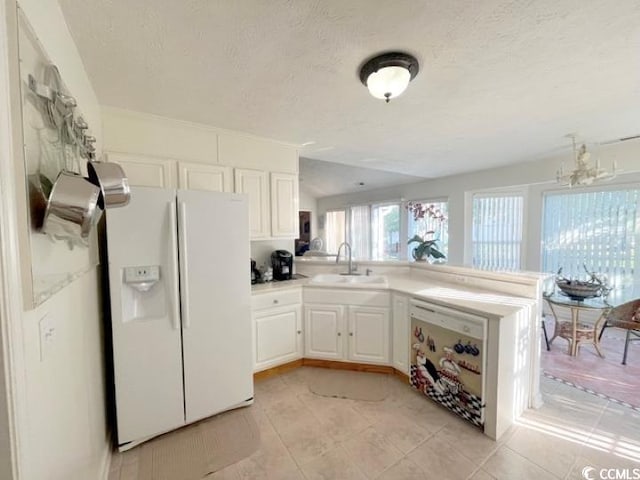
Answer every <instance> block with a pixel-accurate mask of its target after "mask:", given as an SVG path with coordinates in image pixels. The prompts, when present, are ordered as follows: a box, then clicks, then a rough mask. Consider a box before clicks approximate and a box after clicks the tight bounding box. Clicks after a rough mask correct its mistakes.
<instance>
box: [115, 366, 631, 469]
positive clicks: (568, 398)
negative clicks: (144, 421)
mask: <svg viewBox="0 0 640 480" xmlns="http://www.w3.org/2000/svg"><path fill="white" fill-rule="evenodd" d="M312 375H313V369H311V368H308V367H305V368H300V369H297V370H294V371H292V372H289V373H286V374H284V375H282V376H279V377H273V378H269V379H266V380H263V381H260V382H257V383H256V386H255V398H256V401H255V404H254V405H253V406H251V407H249V408H251V409H252V411H253V414H254V416H255V418H256V420H257V422H258V424H259V426H260V430H261V438H262V446H261V448H260V450H258V451H257V452H256V453H255V454H254V455H252V456H251V457H249V458H246V459H244V460H242V461H240V462H238V463H236V464H234V465H231V466H229V467H227V468H225V469H224V470H221V471H218V472H216V473H215V474H212V475H209V476H208V477H206V479H207V480H222V479H225V480H227V479H228V480H241V479H269V480H287V479H308V480H311V479H314V480H315V479H345V480H351V479H353V480H358V479H374V478H375V479H380V480H404V479H433V480H447V479H467V478H468V479H473V480H488V479H509V480H513V479H517V480H528V479H532V480H533V479H535V480H545V479H581V478H584V477H583V476H582V469H583V468H584V467H586V466H592V467H594V468H595V469H596V470H595V472H596V473H594V475H596V476H595V477H594V478H599V477H598V471H599V469H601V468H634V467H635V468H637V467H640V413H638V412H635V411H633V410H631V409H628V408H625V407H621V406H618V405H616V404H614V403H611V402H609V401H607V400H604V399H601V398H598V397H595V396H593V395H590V394H588V393H584V392H581V391H579V390H577V389H574V388H572V387H569V386H566V385H564V384H561V383H559V382H555V381H553V380H548V379H545V378H543V379H542V389H543V394H544V401H545V404H544V406H543V407H542V408H540V409H539V410H536V411H530V412H527V414H526V415H525V416H524V417H523V418H522V419H521V420H520V421H519V422H518V425H517V426H515V427H514V428H513V429H512V430H511V431H509V432H508V433H507V434H506V435H505V436H504V437H503V438H502V439H501V440H500V441H499V442H497V443H496V442H494V441H492V440H490V439H489V438H488V437H485V436H484V435H482V434H481V433H480V432H479V431H478V430H476V429H475V428H474V427H472V426H470V425H469V424H467V423H466V422H464V421H462V420H460V419H459V418H458V417H456V416H454V415H453V414H451V413H449V412H448V411H446V410H444V409H442V408H440V407H438V406H437V405H435V404H433V403H432V402H430V401H428V400H427V399H425V398H424V397H422V396H421V395H419V394H418V393H416V392H415V391H414V390H412V389H411V388H410V387H409V386H408V385H406V384H405V383H403V382H401V381H400V380H398V379H395V378H394V379H393V380H392V382H391V384H392V388H391V392H390V394H389V396H388V397H387V398H386V399H385V400H384V401H382V402H363V401H355V400H344V399H333V398H325V397H319V396H316V395H314V394H312V393H310V392H309V390H308V387H307V384H306V381H307V379H308V378H310V377H311V376H312ZM136 478H137V453H136V450H135V449H133V450H131V451H129V452H126V453H125V454H122V455H120V454H116V455H114V458H113V463H112V470H111V475H110V477H109V480H135V479H136ZM629 478H631V477H629ZM172 480H182V479H172Z"/></svg>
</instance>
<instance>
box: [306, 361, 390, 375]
mask: <svg viewBox="0 0 640 480" xmlns="http://www.w3.org/2000/svg"><path fill="white" fill-rule="evenodd" d="M302 364H303V365H304V366H305V367H320V368H333V369H336V370H355V371H356V372H373V373H393V372H394V368H393V367H391V366H388V365H370V364H368V363H352V362H340V361H336V360H318V359H315V358H303V359H302Z"/></svg>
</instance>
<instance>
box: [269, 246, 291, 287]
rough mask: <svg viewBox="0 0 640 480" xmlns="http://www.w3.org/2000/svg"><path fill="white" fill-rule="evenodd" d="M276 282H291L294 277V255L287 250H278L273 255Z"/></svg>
mask: <svg viewBox="0 0 640 480" xmlns="http://www.w3.org/2000/svg"><path fill="white" fill-rule="evenodd" d="M271 266H272V267H273V279H274V280H291V278H292V276H293V254H292V253H291V252H288V251H287V250H276V251H274V252H273V253H272V254H271Z"/></svg>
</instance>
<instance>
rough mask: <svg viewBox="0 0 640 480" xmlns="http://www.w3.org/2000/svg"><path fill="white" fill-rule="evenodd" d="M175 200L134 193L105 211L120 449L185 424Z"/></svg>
mask: <svg viewBox="0 0 640 480" xmlns="http://www.w3.org/2000/svg"><path fill="white" fill-rule="evenodd" d="M175 194H176V192H175V190H164V189H157V188H145V187H132V188H131V202H130V203H129V205H128V206H127V207H125V208H117V209H112V210H108V211H107V212H106V214H107V246H108V255H109V286H110V294H111V312H112V331H113V355H114V374H115V396H116V410H117V412H116V414H117V424H118V443H119V444H120V445H122V444H125V443H127V442H131V441H134V440H141V439H144V438H147V437H150V436H153V435H156V434H159V433H162V432H166V431H168V430H171V429H174V428H176V427H179V426H181V425H183V424H184V423H185V421H184V396H183V389H182V349H181V339H180V317H179V313H180V312H179V306H180V305H179V294H178V274H177V270H178V263H177V262H178V258H177V227H176V225H177V219H176V197H175ZM156 267H158V268H157V270H156ZM156 273H157V274H158V275H156ZM156 276H157V277H158V278H157V279H156V278H155V277H156ZM154 279H155V281H154Z"/></svg>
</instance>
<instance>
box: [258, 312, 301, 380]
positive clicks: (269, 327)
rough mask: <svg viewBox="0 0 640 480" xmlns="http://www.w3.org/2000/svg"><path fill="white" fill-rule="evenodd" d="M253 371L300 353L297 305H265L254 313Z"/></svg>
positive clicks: (287, 359) (299, 321)
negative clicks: (265, 306) (265, 307)
mask: <svg viewBox="0 0 640 480" xmlns="http://www.w3.org/2000/svg"><path fill="white" fill-rule="evenodd" d="M253 318H254V338H255V353H254V355H255V362H256V363H255V368H254V371H260V370H264V369H265V368H270V367H275V366H277V365H281V364H283V363H287V362H290V361H292V360H296V359H298V358H301V357H302V349H301V346H302V328H301V323H302V322H301V318H300V305H291V306H287V307H281V308H268V309H266V310H259V311H258V312H256V313H254V316H253Z"/></svg>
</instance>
